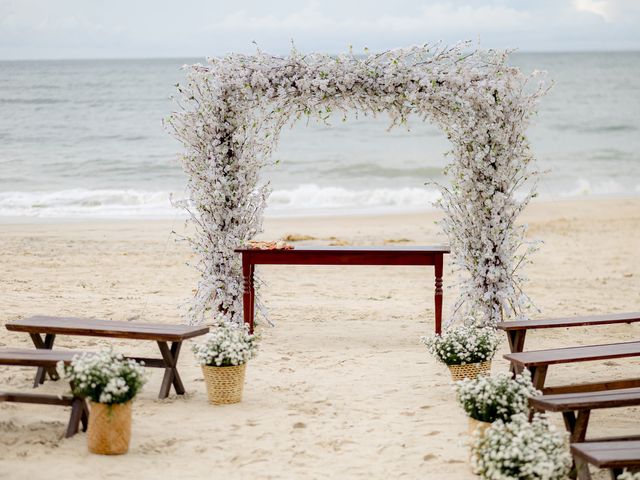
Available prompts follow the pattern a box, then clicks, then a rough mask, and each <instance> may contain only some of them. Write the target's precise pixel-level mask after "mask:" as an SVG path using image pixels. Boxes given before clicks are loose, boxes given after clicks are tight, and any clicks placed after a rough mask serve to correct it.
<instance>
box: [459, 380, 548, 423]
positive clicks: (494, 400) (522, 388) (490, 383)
mask: <svg viewBox="0 0 640 480" xmlns="http://www.w3.org/2000/svg"><path fill="white" fill-rule="evenodd" d="M455 389H456V394H457V398H458V402H459V403H460V405H461V406H462V408H463V409H464V411H465V413H466V414H467V416H469V417H471V418H473V419H475V420H479V421H481V422H494V421H496V420H503V421H505V422H508V421H509V420H510V419H511V417H512V416H513V415H516V414H518V413H527V412H528V410H529V397H530V396H533V395H538V394H539V393H540V392H539V391H537V390H536V389H535V388H534V387H533V384H532V383H531V374H530V373H529V370H524V371H523V372H522V374H521V375H517V376H516V377H515V378H511V375H509V374H506V373H503V374H500V375H496V376H493V377H491V376H480V377H478V378H475V379H472V380H470V379H464V380H462V381H460V382H456V384H455Z"/></svg>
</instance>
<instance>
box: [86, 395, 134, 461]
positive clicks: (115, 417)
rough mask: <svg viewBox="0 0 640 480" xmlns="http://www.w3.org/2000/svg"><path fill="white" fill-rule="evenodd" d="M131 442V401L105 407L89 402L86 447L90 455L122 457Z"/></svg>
mask: <svg viewBox="0 0 640 480" xmlns="http://www.w3.org/2000/svg"><path fill="white" fill-rule="evenodd" d="M129 440H131V401H129V402H127V403H117V404H113V405H107V404H104V403H94V402H91V405H90V414H89V428H88V429H87V446H88V447H89V451H90V452H91V453H98V454H100V455H122V454H123V453H127V451H128V450H129Z"/></svg>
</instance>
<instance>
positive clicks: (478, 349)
mask: <svg viewBox="0 0 640 480" xmlns="http://www.w3.org/2000/svg"><path fill="white" fill-rule="evenodd" d="M421 340H422V342H423V343H424V344H425V345H426V346H427V350H429V353H431V354H432V355H433V356H434V357H436V359H437V360H438V361H440V362H442V363H444V364H445V365H467V364H472V363H481V362H486V361H487V360H491V359H492V358H493V355H494V354H495V353H496V349H497V348H498V344H499V343H500V339H499V337H498V335H497V333H496V331H495V329H494V328H492V327H485V326H479V325H476V324H475V322H473V321H472V320H468V321H467V322H465V323H464V324H461V325H456V326H453V327H451V328H448V329H447V330H445V331H444V332H443V333H442V334H436V335H433V336H430V337H422V338H421Z"/></svg>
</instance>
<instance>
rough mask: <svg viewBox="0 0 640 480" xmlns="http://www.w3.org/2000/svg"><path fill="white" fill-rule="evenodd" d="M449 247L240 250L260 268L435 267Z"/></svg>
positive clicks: (246, 258)
mask: <svg viewBox="0 0 640 480" xmlns="http://www.w3.org/2000/svg"><path fill="white" fill-rule="evenodd" d="M449 251H450V250H449V247H445V246H439V247H419V246H417V247H410V246H393V247H295V248H293V249H289V250H287V249H282V248H281V249H272V250H260V249H257V248H239V249H237V250H236V252H238V253H240V254H241V255H242V260H243V261H244V262H247V263H250V264H254V265H258V264H262V265H269V264H270V265H393V266H421V265H424V266H427V265H435V264H436V262H437V261H439V260H440V261H441V260H442V256H443V255H445V254H447V253H449Z"/></svg>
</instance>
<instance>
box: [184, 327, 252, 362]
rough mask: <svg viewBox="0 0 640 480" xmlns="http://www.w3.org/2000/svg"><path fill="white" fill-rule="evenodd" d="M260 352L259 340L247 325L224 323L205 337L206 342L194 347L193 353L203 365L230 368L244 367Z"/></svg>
mask: <svg viewBox="0 0 640 480" xmlns="http://www.w3.org/2000/svg"><path fill="white" fill-rule="evenodd" d="M257 351H258V338H257V337H256V335H253V334H250V333H249V329H248V327H247V326H246V325H244V324H243V325H242V326H240V325H238V324H237V323H232V322H223V323H221V324H219V325H217V326H215V327H213V330H212V331H211V332H209V333H208V334H207V335H206V336H205V340H204V342H202V343H200V344H195V345H194V346H193V353H194V354H195V356H196V359H197V360H198V361H199V362H200V363H201V364H202V365H209V366H213V367H228V366H232V365H242V364H243V363H246V362H247V361H249V360H250V359H252V358H253V357H254V356H255V355H256V353H257Z"/></svg>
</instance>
